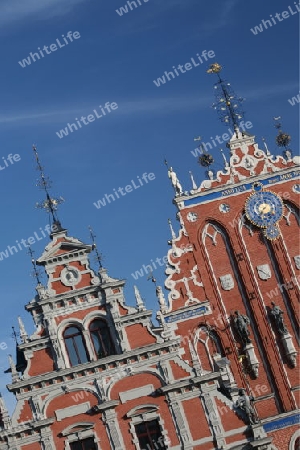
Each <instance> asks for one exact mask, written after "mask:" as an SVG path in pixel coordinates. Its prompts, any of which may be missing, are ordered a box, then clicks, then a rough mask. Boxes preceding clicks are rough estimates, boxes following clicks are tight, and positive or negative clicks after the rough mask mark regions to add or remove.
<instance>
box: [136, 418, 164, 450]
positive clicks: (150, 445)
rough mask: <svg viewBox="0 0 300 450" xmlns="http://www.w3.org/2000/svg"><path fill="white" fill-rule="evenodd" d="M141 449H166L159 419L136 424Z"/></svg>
mask: <svg viewBox="0 0 300 450" xmlns="http://www.w3.org/2000/svg"><path fill="white" fill-rule="evenodd" d="M135 432H136V435H137V438H138V440H139V445H140V448H141V450H150V449H151V450H166V446H165V445H164V439H163V435H162V434H161V430H160V426H159V423H158V420H150V421H148V422H142V423H139V424H138V425H136V426H135Z"/></svg>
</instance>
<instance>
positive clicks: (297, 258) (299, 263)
mask: <svg viewBox="0 0 300 450" xmlns="http://www.w3.org/2000/svg"><path fill="white" fill-rule="evenodd" d="M294 261H295V264H296V267H297V269H300V255H297V256H294Z"/></svg>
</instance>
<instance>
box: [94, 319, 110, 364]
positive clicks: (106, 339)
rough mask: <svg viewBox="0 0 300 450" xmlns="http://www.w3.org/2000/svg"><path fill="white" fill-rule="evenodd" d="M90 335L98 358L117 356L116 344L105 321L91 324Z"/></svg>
mask: <svg viewBox="0 0 300 450" xmlns="http://www.w3.org/2000/svg"><path fill="white" fill-rule="evenodd" d="M90 333H91V338H92V342H93V345H94V349H95V353H96V355H97V358H105V356H109V355H114V354H115V348H114V344H113V342H112V339H111V336H110V332H109V328H108V326H107V323H106V322H105V320H101V319H97V320H94V321H93V322H92V323H91V324H90Z"/></svg>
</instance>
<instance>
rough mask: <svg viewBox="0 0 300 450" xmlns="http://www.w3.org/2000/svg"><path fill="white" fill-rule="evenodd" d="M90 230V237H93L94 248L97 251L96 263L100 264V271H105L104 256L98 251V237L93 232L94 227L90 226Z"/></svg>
mask: <svg viewBox="0 0 300 450" xmlns="http://www.w3.org/2000/svg"><path fill="white" fill-rule="evenodd" d="M88 228H89V230H90V236H91V239H92V242H93V246H92V248H93V250H95V253H96V261H97V262H98V264H99V269H103V266H102V255H101V253H99V252H98V249H97V244H96V235H95V234H94V231H93V229H92V227H91V226H90V225H89V227H88Z"/></svg>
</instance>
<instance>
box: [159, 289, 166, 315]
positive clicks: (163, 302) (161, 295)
mask: <svg viewBox="0 0 300 450" xmlns="http://www.w3.org/2000/svg"><path fill="white" fill-rule="evenodd" d="M156 297H157V298H158V303H159V308H160V310H161V312H162V313H163V314H165V313H166V312H167V309H168V308H167V304H166V299H165V296H164V293H163V291H162V288H161V286H156Z"/></svg>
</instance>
